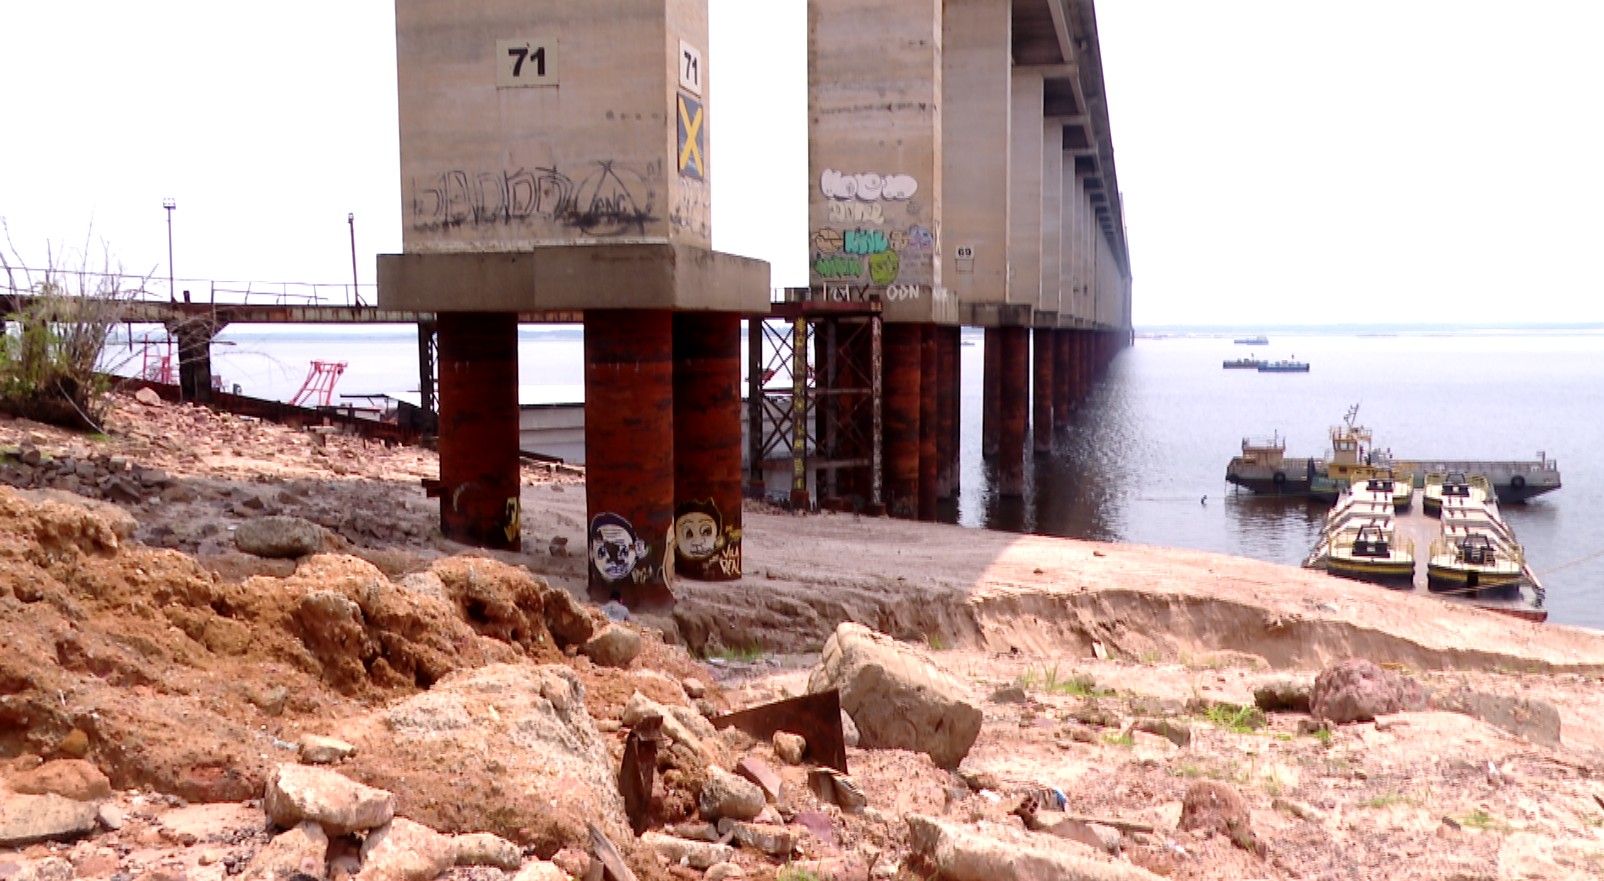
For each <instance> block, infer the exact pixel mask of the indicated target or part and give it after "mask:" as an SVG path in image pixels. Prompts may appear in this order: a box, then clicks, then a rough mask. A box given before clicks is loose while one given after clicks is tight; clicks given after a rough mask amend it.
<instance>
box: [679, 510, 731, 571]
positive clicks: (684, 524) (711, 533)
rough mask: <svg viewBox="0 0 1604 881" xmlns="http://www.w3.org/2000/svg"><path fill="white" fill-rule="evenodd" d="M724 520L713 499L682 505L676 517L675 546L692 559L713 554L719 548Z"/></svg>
mask: <svg viewBox="0 0 1604 881" xmlns="http://www.w3.org/2000/svg"><path fill="white" fill-rule="evenodd" d="M723 520H724V518H723V517H721V516H720V515H719V512H718V506H716V505H714V504H713V503H712V501H700V502H690V503H687V504H684V505H681V506H680V510H679V515H678V516H677V517H675V518H674V537H675V539H676V541H675V547H676V548H677V549H678V551H679V554H680V556H682V557H685V558H686V559H690V560H705V559H707V558H708V557H711V556H713V554H714V552H716V551H717V550H718V548H719V544H720V533H721V532H722V531H723Z"/></svg>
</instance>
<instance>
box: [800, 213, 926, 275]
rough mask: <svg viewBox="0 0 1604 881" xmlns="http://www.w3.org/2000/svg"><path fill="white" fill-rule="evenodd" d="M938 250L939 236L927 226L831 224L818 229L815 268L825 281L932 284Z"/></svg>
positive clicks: (815, 231)
mask: <svg viewBox="0 0 1604 881" xmlns="http://www.w3.org/2000/svg"><path fill="white" fill-rule="evenodd" d="M934 253H935V236H933V235H932V234H931V232H930V230H929V229H927V228H925V227H923V226H918V225H915V226H911V227H909V228H907V229H904V230H889V231H887V230H881V229H865V228H862V227H859V228H855V229H838V228H836V227H829V226H827V227H823V228H821V229H817V230H814V233H813V260H812V263H811V269H812V270H813V275H814V276H815V281H818V282H821V283H823V282H837V281H854V282H863V283H866V284H871V285H876V286H886V285H891V284H896V283H899V282H900V283H903V284H926V285H928V284H930V279H931V275H930V266H931V260H932V257H933V255H934Z"/></svg>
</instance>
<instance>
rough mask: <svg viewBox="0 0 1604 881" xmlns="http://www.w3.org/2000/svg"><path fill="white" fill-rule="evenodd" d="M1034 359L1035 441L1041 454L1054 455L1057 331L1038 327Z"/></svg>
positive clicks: (1033, 335)
mask: <svg viewBox="0 0 1604 881" xmlns="http://www.w3.org/2000/svg"><path fill="white" fill-rule="evenodd" d="M1031 357H1032V358H1033V359H1034V364H1035V368H1036V369H1035V378H1034V382H1032V384H1031V424H1030V427H1031V438H1032V441H1033V443H1034V449H1035V450H1036V452H1038V453H1050V452H1052V451H1053V413H1054V412H1055V408H1054V406H1053V392H1054V391H1055V389H1056V382H1055V381H1054V380H1055V375H1054V373H1053V361H1054V359H1055V358H1056V357H1057V356H1056V355H1055V354H1054V346H1053V331H1052V329H1051V328H1046V327H1038V328H1036V329H1035V330H1033V331H1031Z"/></svg>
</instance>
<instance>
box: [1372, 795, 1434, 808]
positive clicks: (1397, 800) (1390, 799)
mask: <svg viewBox="0 0 1604 881" xmlns="http://www.w3.org/2000/svg"><path fill="white" fill-rule="evenodd" d="M1417 804H1419V802H1417V801H1415V800H1414V799H1412V798H1410V797H1409V796H1407V795H1403V794H1401V793H1397V792H1383V793H1382V794H1380V795H1374V796H1371V797H1370V798H1367V799H1365V800H1364V801H1362V802H1359V807H1361V808H1377V809H1380V808H1390V807H1392V806H1393V805H1417Z"/></svg>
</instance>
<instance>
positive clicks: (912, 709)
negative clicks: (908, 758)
mask: <svg viewBox="0 0 1604 881" xmlns="http://www.w3.org/2000/svg"><path fill="white" fill-rule="evenodd" d="M832 688H834V689H838V690H840V692H841V708H842V709H844V710H846V711H847V712H848V713H850V714H852V719H853V721H855V722H856V723H857V726H858V735H859V743H860V744H861V745H862V746H864V747H865V748H870V749H874V748H880V749H906V750H913V751H915V752H922V753H925V754H926V755H928V756H930V758H931V759H932V760H934V761H935V763H936V764H937V765H940V766H941V767H944V768H955V767H957V766H958V763H959V762H961V761H963V757H964V756H966V755H968V754H969V748H970V747H971V746H973V745H974V743H975V738H976V737H978V736H979V735H980V721H981V712H980V708H979V707H977V706H975V705H974V704H973V703H970V702H969V700H968V699H967V698H966V697H965V696H964V689H963V686H962V685H961V684H960V683H959V682H958V680H957V679H956V678H954V677H953V676H952V675H950V674H948V673H947V672H946V671H944V670H942V669H941V668H939V667H937V666H936V665H935V663H934V662H932V661H931V660H930V658H929V657H928V656H927V655H925V653H924V652H922V651H920V650H918V649H916V648H913V647H911V646H908V645H905V644H903V643H899V642H897V641H896V640H894V639H892V638H891V637H889V636H886V635H885V634H882V633H876V632H874V631H873V630H870V629H869V628H867V627H864V626H863V625H861V624H853V623H850V622H848V623H844V624H842V625H841V626H839V627H837V628H836V630H835V633H833V634H831V636H830V638H829V639H828V640H826V641H825V643H824V651H823V653H822V655H821V656H820V658H819V665H818V666H817V667H815V668H814V670H813V674H812V675H811V676H810V677H809V678H808V691H809V692H819V691H828V690H829V689H832Z"/></svg>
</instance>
